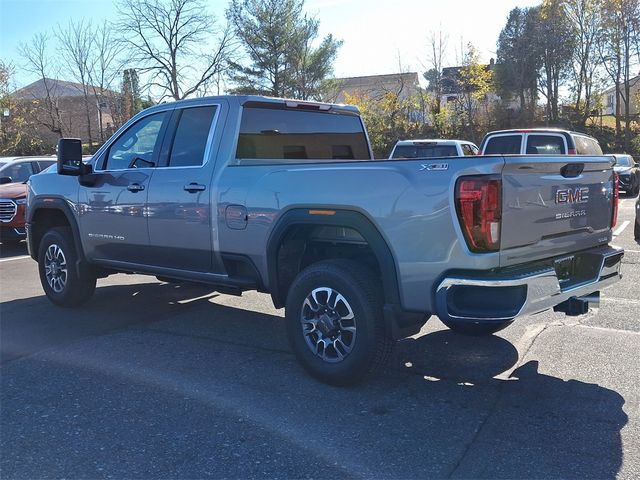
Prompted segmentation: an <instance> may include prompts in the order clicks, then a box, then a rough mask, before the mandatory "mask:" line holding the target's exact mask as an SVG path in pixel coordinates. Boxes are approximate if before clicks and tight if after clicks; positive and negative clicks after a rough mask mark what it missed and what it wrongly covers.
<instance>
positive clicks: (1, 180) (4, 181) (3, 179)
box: [0, 177, 13, 185]
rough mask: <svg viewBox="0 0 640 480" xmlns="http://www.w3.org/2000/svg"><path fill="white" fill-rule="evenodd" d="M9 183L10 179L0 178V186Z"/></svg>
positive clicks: (11, 180)
mask: <svg viewBox="0 0 640 480" xmlns="http://www.w3.org/2000/svg"><path fill="white" fill-rule="evenodd" d="M11 182H13V179H12V178H11V177H0V185H4V184H5V183H11Z"/></svg>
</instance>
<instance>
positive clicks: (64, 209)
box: [26, 197, 85, 262]
mask: <svg viewBox="0 0 640 480" xmlns="http://www.w3.org/2000/svg"><path fill="white" fill-rule="evenodd" d="M26 220H27V245H28V248H29V254H30V255H31V258H33V259H34V260H36V261H37V260H38V250H39V248H40V241H41V240H42V237H43V236H44V235H45V233H46V232H47V230H48V229H50V228H53V227H69V228H70V229H71V232H72V235H73V244H74V247H75V249H76V252H77V257H78V262H81V261H84V260H85V257H84V251H83V249H82V242H81V240H80V229H79V228H78V222H77V221H76V218H75V216H74V214H73V212H72V211H71V207H70V206H69V204H68V203H67V202H66V200H64V199H63V198H56V197H44V198H36V199H35V200H34V201H33V203H32V204H31V205H30V207H29V209H28V212H27V219H26Z"/></svg>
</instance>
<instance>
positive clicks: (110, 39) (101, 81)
mask: <svg viewBox="0 0 640 480" xmlns="http://www.w3.org/2000/svg"><path fill="white" fill-rule="evenodd" d="M122 51H123V44H122V42H118V41H117V40H116V39H115V38H114V36H113V28H112V26H111V25H110V24H109V23H107V22H103V23H102V24H101V25H99V26H98V27H97V28H96V29H95V30H94V32H93V48H92V61H91V65H90V68H89V80H90V84H91V91H92V93H93V96H94V99H95V101H96V104H97V106H98V126H99V130H100V142H101V143H103V142H104V141H105V137H106V136H108V135H109V134H111V133H112V132H107V134H106V135H105V125H104V112H103V109H104V108H105V107H108V109H109V112H110V113H111V122H112V125H111V127H112V129H115V127H117V126H119V124H120V123H121V119H119V118H118V116H117V115H116V111H117V110H118V109H119V105H118V104H119V103H120V102H119V98H118V96H115V95H114V86H115V83H116V82H117V81H118V80H119V78H120V72H121V70H122V67H123V62H124V60H123V58H122Z"/></svg>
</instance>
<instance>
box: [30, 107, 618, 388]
mask: <svg viewBox="0 0 640 480" xmlns="http://www.w3.org/2000/svg"><path fill="white" fill-rule="evenodd" d="M616 185H617V184H616V181H615V175H614V173H613V170H612V160H611V159H610V158H608V157H587V156H583V157H576V156H564V155H558V156H539V155H538V156H485V157H465V158H459V159H454V160H451V159H448V158H442V159H433V158H430V159H427V160H424V159H422V160H420V159H415V160H390V161H386V160H382V161H374V160H372V156H371V149H370V146H369V143H368V139H367V134H366V131H365V128H364V125H363V123H362V121H361V119H360V116H359V113H358V110H357V109H356V108H354V107H350V106H344V105H330V104H320V103H310V102H301V101H293V100H283V99H273V98H264V97H254V96H222V97H213V98H202V99H196V100H186V101H180V102H175V103H168V104H163V105H158V106H156V107H153V108H150V109H148V110H145V111H143V112H141V113H139V114H138V115H136V116H135V117H134V118H132V119H131V120H130V121H129V122H128V123H127V124H126V125H124V126H123V127H122V128H121V129H120V130H119V131H118V132H116V134H115V135H114V136H113V137H112V138H111V139H110V140H108V141H107V142H106V143H105V145H104V146H103V147H101V148H100V150H99V151H98V152H97V153H96V154H95V155H94V156H93V158H92V159H91V160H90V161H89V162H88V163H83V162H82V160H81V145H80V141H79V140H73V139H63V140H61V141H60V143H59V146H58V170H57V172H55V171H54V172H46V173H44V174H41V175H37V176H35V177H32V179H31V181H30V185H29V196H28V224H27V232H28V245H29V251H30V254H31V256H32V257H33V258H34V260H37V261H38V263H39V272H40V279H41V282H42V286H43V288H44V291H45V293H46V295H47V297H49V299H50V300H51V301H52V302H53V303H55V304H57V305H62V306H74V305H78V304H80V303H82V302H84V301H86V300H87V299H88V298H89V297H90V296H91V295H92V293H93V291H94V289H95V285H96V278H100V277H104V276H107V275H110V274H113V273H118V272H136V273H143V274H149V275H155V276H157V277H159V278H162V279H167V280H180V281H191V282H201V283H205V284H210V285H211V286H212V289H215V290H218V291H221V292H227V293H232V294H233V293H235V294H240V293H241V292H242V291H245V290H252V289H255V290H258V291H261V292H268V293H270V294H271V297H272V299H273V302H274V304H275V306H276V307H285V309H286V310H285V317H286V320H285V321H286V328H287V331H288V335H289V338H290V342H291V345H292V349H293V351H294V352H295V354H296V356H297V358H298V359H299V361H300V362H301V363H302V365H303V366H304V367H305V368H306V369H307V370H308V371H309V372H310V373H311V374H312V375H314V376H315V377H317V378H319V379H321V380H323V381H325V382H329V383H334V384H346V383H351V382H354V381H357V380H360V379H361V378H362V377H363V376H364V375H365V374H367V373H368V372H371V371H374V370H376V368H377V367H378V366H380V365H381V364H382V363H383V362H384V360H385V358H386V357H387V356H388V354H389V352H390V349H391V347H392V345H393V343H394V341H395V340H396V339H399V338H403V337H406V336H409V335H412V334H415V333H416V332H418V331H419V329H420V328H421V327H422V325H424V323H425V322H426V320H427V319H428V318H429V316H431V315H432V314H436V315H437V316H438V317H439V318H440V319H441V320H442V321H443V322H444V323H445V324H446V325H447V326H449V327H450V328H452V329H453V330H457V331H461V332H466V333H471V334H490V333H493V332H496V331H498V330H500V329H502V328H504V327H506V326H507V325H509V324H510V323H511V322H513V321H514V320H515V319H516V318H518V317H520V316H523V315H528V314H532V313H535V312H540V311H543V310H546V309H550V308H554V309H556V310H557V311H561V312H565V313H567V314H570V315H577V314H581V313H585V312H586V311H587V310H588V308H589V302H591V301H597V298H598V292H599V290H600V289H602V288H604V287H606V286H607V285H610V284H611V283H613V282H616V281H617V280H618V279H619V278H620V264H621V258H622V255H623V251H622V250H621V249H619V248H617V247H614V246H610V245H609V242H610V241H611V235H612V234H611V227H612V226H613V225H614V224H615V222H616V216H617V197H618V195H617V186H616Z"/></svg>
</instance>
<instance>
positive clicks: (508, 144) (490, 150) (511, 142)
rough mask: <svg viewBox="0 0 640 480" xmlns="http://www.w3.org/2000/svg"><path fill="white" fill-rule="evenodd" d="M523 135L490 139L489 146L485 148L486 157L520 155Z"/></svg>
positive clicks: (500, 136)
mask: <svg viewBox="0 0 640 480" xmlns="http://www.w3.org/2000/svg"><path fill="white" fill-rule="evenodd" d="M521 142H522V135H520V134H516V135H499V136H496V137H490V138H489V140H488V141H487V146H486V147H484V154H485V155H496V154H504V155H518V154H519V153H520V143H521Z"/></svg>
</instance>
